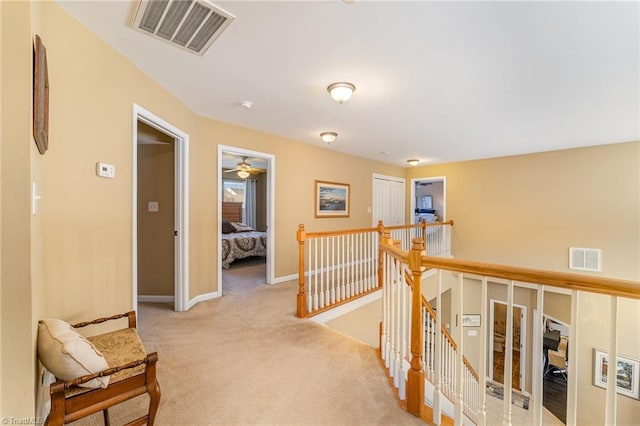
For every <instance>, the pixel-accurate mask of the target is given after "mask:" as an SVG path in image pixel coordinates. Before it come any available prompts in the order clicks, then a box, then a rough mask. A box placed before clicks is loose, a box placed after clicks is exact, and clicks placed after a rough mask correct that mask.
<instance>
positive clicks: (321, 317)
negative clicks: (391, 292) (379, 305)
mask: <svg viewBox="0 0 640 426" xmlns="http://www.w3.org/2000/svg"><path fill="white" fill-rule="evenodd" d="M380 298H382V290H379V291H375V292H373V293H369V294H367V295H366V296H363V297H360V298H358V299H356V300H354V301H352V302H349V303H345V304H344V305H340V306H338V307H335V308H333V309H329V310H328V311H325V312H322V313H320V314H318V315H314V316H312V317H310V318H309V319H310V320H311V321H314V322H317V323H320V324H324V323H326V322H328V321H331V320H333V319H336V318H338V317H341V316H342V315H344V314H347V313H349V312H352V311H355V310H356V309H358V308H361V307H363V306H365V305H368V304H369V303H371V302H375V301H376V300H378V299H380Z"/></svg>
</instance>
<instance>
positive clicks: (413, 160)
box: [407, 158, 420, 167]
mask: <svg viewBox="0 0 640 426" xmlns="http://www.w3.org/2000/svg"><path fill="white" fill-rule="evenodd" d="M419 162H420V160H418V159H416V158H412V159H411V160H407V164H408V165H410V166H411V167H415V166H417V165H418V163H419Z"/></svg>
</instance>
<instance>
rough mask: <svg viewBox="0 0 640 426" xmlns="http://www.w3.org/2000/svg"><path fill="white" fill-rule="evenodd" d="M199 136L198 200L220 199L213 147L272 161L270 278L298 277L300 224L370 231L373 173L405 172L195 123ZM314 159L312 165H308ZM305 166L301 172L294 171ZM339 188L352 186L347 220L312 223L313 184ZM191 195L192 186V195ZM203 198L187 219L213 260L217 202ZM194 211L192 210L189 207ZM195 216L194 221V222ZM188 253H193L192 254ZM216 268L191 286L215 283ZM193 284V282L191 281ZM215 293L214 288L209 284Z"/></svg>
mask: <svg viewBox="0 0 640 426" xmlns="http://www.w3.org/2000/svg"><path fill="white" fill-rule="evenodd" d="M198 136H199V138H200V139H201V141H202V143H201V144H198V146H197V147H195V148H194V149H195V150H197V153H193V155H194V156H195V157H197V158H202V159H205V160H206V164H202V165H201V167H199V170H198V172H197V174H195V175H194V179H195V180H197V183H196V184H195V185H197V188H196V189H195V191H196V193H197V194H211V193H212V191H213V193H214V194H218V195H219V188H218V186H217V185H216V184H215V182H216V176H215V173H216V168H215V164H217V163H216V161H217V155H218V154H217V149H218V145H219V144H220V145H227V146H233V147H237V148H244V149H249V150H253V151H258V152H262V153H266V154H273V155H275V157H276V162H275V163H276V173H275V178H276V182H275V197H274V202H275V211H276V217H275V230H274V232H275V241H276V247H275V256H276V265H275V275H276V277H281V276H288V275H291V274H295V273H296V272H297V268H298V264H297V261H298V260H297V259H298V257H297V249H298V244H297V242H296V238H295V234H296V231H297V229H298V224H304V225H305V226H306V229H307V230H309V231H322V230H328V229H345V228H352V227H353V228H360V227H369V226H371V225H370V224H371V214H370V213H368V212H367V207H369V206H371V200H372V188H371V185H372V175H373V173H380V174H386V175H391V176H399V177H401V176H402V175H403V174H404V169H402V168H400V167H395V166H392V165H388V164H383V163H379V162H375V161H371V160H366V159H363V158H358V157H354V156H350V155H345V154H340V153H337V152H335V151H332V150H329V149H325V148H321V147H317V146H313V145H308V144H303V143H299V142H295V141H292V140H288V139H284V138H282V137H279V136H275V135H269V134H265V133H260V132H256V131H254V130H251V129H246V128H241V127H237V126H233V125H231V124H227V123H223V122H219V121H215V120H209V119H205V118H200V119H199V126H198ZM311 159H313V161H310V160H311ZM300 164H305V166H304V167H299V165H300ZM315 179H320V180H328V181H333V182H344V183H349V184H350V185H351V196H352V199H351V216H350V217H349V218H347V219H335V218H332V219H326V218H322V219H316V218H314V212H313V197H314V180H315ZM193 190H194V188H193V186H192V191H193ZM201 198H202V203H201V204H199V210H198V213H197V215H192V218H191V220H192V224H191V226H199V227H200V229H201V230H202V232H204V233H205V234H204V236H203V238H202V240H203V244H202V246H201V247H202V249H203V251H202V253H201V254H202V255H206V256H207V257H208V258H212V259H217V258H218V257H217V253H216V252H215V251H216V235H215V229H214V228H213V227H212V226H211V224H212V223H213V222H215V217H217V216H216V209H217V202H216V199H215V198H211V197H209V198H206V197H204V196H202V197H201ZM192 209H193V207H192ZM194 216H195V217H194ZM192 253H193V252H192ZM216 267H217V265H216V264H214V263H213V262H212V263H211V264H210V265H209V268H210V271H203V272H205V273H204V275H201V276H200V275H199V276H198V277H197V278H196V279H195V280H196V281H198V282H200V280H203V281H207V282H209V281H211V280H213V279H214V277H213V274H212V271H215V268H216ZM191 280H192V282H193V281H194V278H193V277H192V278H191ZM208 285H209V286H210V288H213V289H214V290H215V289H216V288H217V287H216V284H215V283H213V282H211V283H210V284H208Z"/></svg>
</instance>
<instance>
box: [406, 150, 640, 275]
mask: <svg viewBox="0 0 640 426" xmlns="http://www.w3.org/2000/svg"><path fill="white" fill-rule="evenodd" d="M429 176H446V177H447V217H448V218H449V219H454V220H455V226H454V228H453V250H454V252H455V254H456V257H458V258H463V259H474V260H478V261H488V262H498V263H506V264H511V265H526V266H530V267H536V268H545V269H550V270H556V271H567V270H568V269H567V263H568V248H569V247H570V246H574V247H591V248H600V249H602V250H603V271H602V273H601V274H598V275H601V276H608V277H615V278H623V279H631V280H638V279H639V277H640V264H639V262H638V261H637V260H638V259H639V258H640V244H639V243H638V241H639V239H640V189H639V188H640V143H639V142H632V143H622V144H614V145H604V146H596V147H590V148H579V149H571V150H563V151H554V152H545V153H539V154H530V155H520V156H513V157H502V158H494V159H488V160H479V161H467V162H459V163H451V164H443V165H438V166H432V167H422V168H417V169H414V168H411V169H407V180H410V179H411V178H418V177H429ZM516 242H517V243H518V250H513V247H514V243H516Z"/></svg>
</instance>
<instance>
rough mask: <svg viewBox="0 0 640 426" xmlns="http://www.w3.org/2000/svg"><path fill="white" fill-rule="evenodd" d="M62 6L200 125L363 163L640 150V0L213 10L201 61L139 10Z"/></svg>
mask: <svg viewBox="0 0 640 426" xmlns="http://www.w3.org/2000/svg"><path fill="white" fill-rule="evenodd" d="M58 3H59V4H60V5H61V6H62V7H63V8H64V9H65V10H66V11H67V12H69V13H70V14H71V15H73V16H75V17H76V18H77V19H79V20H80V21H81V22H83V23H84V24H85V25H86V26H87V27H89V28H90V29H91V30H92V31H93V32H95V33H96V34H97V35H98V36H99V37H100V38H102V39H103V40H105V41H106V42H107V43H109V44H110V45H111V46H113V47H114V48H115V49H116V50H117V51H119V52H120V53H122V54H123V55H124V56H125V57H127V58H128V59H129V60H130V61H132V62H133V63H135V64H136V65H137V66H138V67H139V68H140V69H142V70H143V71H144V72H145V73H147V74H148V75H149V76H151V77H152V78H153V79H154V80H156V81H157V82H158V83H160V84H161V85H162V86H164V87H165V88H166V89H167V90H168V91H169V92H171V93H172V94H173V95H175V96H176V97H177V98H178V99H180V100H181V101H182V102H184V103H185V104H186V105H187V106H188V107H190V108H191V109H192V110H193V111H194V112H196V113H197V114H200V115H203V116H206V117H210V118H213V119H217V120H221V121H225V122H229V123H233V124H237V125H239V126H243V127H248V128H252V129H256V130H261V131H264V132H268V133H272V134H276V135H280V136H283V137H286V138H290V139H295V140H299V141H302V142H306V143H310V144H315V145H321V146H327V145H326V144H324V143H323V142H321V141H320V137H319V134H320V132H322V131H335V132H337V133H338V139H337V141H336V142H334V143H333V144H332V145H330V146H328V148H329V149H334V150H337V151H341V152H345V153H350V154H354V155H357V156H361V157H365V158H370V159H375V160H380V161H384V162H387V163H392V164H396V165H403V166H404V165H405V161H406V160H407V159H409V158H419V159H420V160H422V164H434V163H443V162H451V161H460V160H468V159H477V158H487V157H496V156H503V155H511V154H519V153H529V152H539V151H548V150H556V149H563V148H571V147H577V146H588V145H597V144H607V143H616V142H626V141H632V140H640V108H639V104H640V84H639V80H640V66H639V62H640V61H639V57H640V3H639V2H619V3H614V2H419V1H413V2H402V1H386V2H384V1H382V2H381V1H376V2H374V1H362V0H358V1H356V2H354V3H351V2H343V1H339V0H334V1H313V2H310V1H295V2H294V1H281V2H271V1H258V2H248V1H214V3H215V4H216V5H218V6H220V7H222V8H223V9H225V10H227V11H228V12H230V13H232V14H233V15H235V16H236V19H235V21H234V22H233V23H232V24H231V25H230V26H229V27H228V28H227V30H226V31H225V32H224V33H222V35H221V36H220V37H219V38H218V39H217V40H216V41H215V42H214V43H213V45H212V46H211V47H210V48H209V50H208V51H207V52H206V53H205V55H204V56H203V57H201V56H196V55H193V54H191V53H188V52H185V51H183V50H180V49H178V48H175V47H172V46H171V45H169V44H168V43H165V42H162V41H159V40H156V39H153V38H151V37H149V36H147V35H145V34H143V33H141V32H138V31H135V30H133V29H132V28H131V27H130V22H131V20H132V18H133V15H134V13H135V9H136V7H137V2H128V1H102V2H90V1H59V2H58ZM50 54H51V53H50ZM335 81H350V82H352V83H354V84H355V85H356V86H357V89H356V92H355V94H354V96H353V98H352V99H351V100H350V101H348V102H347V103H345V104H343V105H340V104H338V103H336V102H335V101H333V100H332V99H331V98H330V97H329V95H328V93H327V92H326V87H327V85H329V84H330V83H332V82H335ZM242 101H251V102H253V108H252V109H250V110H248V109H245V108H242V107H241V106H240V103H241V102H242ZM167 119H169V120H170V117H167Z"/></svg>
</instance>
